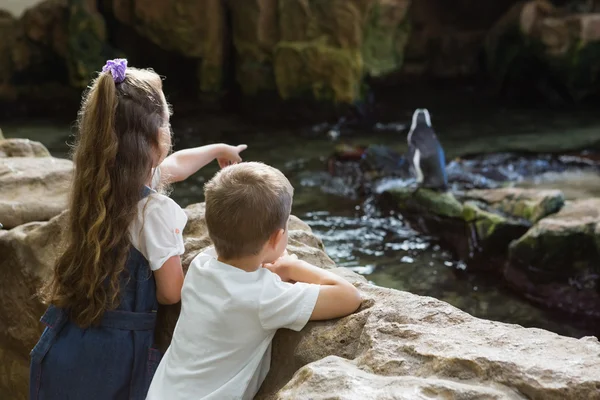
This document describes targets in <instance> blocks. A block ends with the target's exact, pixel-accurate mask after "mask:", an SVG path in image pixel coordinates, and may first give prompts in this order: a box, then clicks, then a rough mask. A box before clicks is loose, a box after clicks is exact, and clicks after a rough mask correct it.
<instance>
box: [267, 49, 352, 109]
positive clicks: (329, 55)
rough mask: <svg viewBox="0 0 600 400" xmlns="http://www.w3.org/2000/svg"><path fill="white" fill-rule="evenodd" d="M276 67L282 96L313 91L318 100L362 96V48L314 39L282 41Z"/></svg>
mask: <svg viewBox="0 0 600 400" xmlns="http://www.w3.org/2000/svg"><path fill="white" fill-rule="evenodd" d="M274 70H275V80H276V82H277V88H278V90H279V95H280V96H281V98H283V99H284V100H285V99H290V98H292V97H303V96H306V95H309V96H310V97H312V98H314V99H315V100H326V101H330V102H333V103H352V102H354V101H355V100H356V99H358V98H359V95H360V85H361V80H362V57H361V54H360V52H359V50H356V49H341V48H338V47H332V46H329V45H327V43H326V42H325V41H324V40H322V39H318V40H315V41H312V42H280V43H278V44H277V46H276V48H275V55H274Z"/></svg>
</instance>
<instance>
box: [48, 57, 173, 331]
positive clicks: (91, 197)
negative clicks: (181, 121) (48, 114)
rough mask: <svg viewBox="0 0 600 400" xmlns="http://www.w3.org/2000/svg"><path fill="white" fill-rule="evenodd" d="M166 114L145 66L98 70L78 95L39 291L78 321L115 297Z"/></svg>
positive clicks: (92, 319) (98, 314)
mask: <svg viewBox="0 0 600 400" xmlns="http://www.w3.org/2000/svg"><path fill="white" fill-rule="evenodd" d="M168 119H169V108H168V105H167V104H166V101H165V98H164V95H163V93H162V82H161V79H160V77H159V76H158V75H157V74H156V73H154V72H153V71H151V70H141V69H135V68H128V69H127V72H126V78H125V80H124V81H123V82H121V83H115V82H114V80H113V78H112V75H111V74H110V72H106V73H101V74H100V75H99V76H98V77H97V78H96V79H95V80H94V81H93V83H92V85H91V86H90V88H89V89H88V91H87V93H86V94H85V95H84V98H83V102H82V106H81V109H80V111H79V114H78V120H77V123H78V132H77V138H76V142H75V147H74V153H73V161H74V164H75V170H74V179H73V183H72V187H71V193H70V199H69V203H70V204H69V212H68V225H67V226H66V227H65V228H66V232H64V234H65V243H64V245H65V247H64V250H65V251H64V252H63V253H62V255H61V256H60V257H59V258H58V260H57V261H56V264H55V267H54V272H53V275H52V277H51V279H50V280H49V281H48V282H47V283H46V284H45V285H44V287H43V288H42V290H41V295H42V299H43V301H44V302H45V303H46V304H53V305H54V306H56V307H60V308H64V309H66V310H68V312H69V316H70V318H71V319H72V320H73V321H74V322H75V323H76V324H77V325H79V326H81V327H88V326H90V325H94V324H97V323H99V322H100V320H101V318H102V316H103V314H104V312H105V311H106V310H110V309H114V308H116V307H117V306H118V304H119V301H120V296H119V293H120V289H121V285H122V282H123V276H124V274H123V271H124V269H125V263H126V260H127V256H128V252H129V248H130V245H131V243H130V237H129V225H130V224H131V222H132V221H133V219H134V218H135V216H136V213H137V204H138V202H139V200H140V196H141V193H142V190H143V187H144V185H145V184H146V183H147V182H148V181H149V180H150V171H151V169H152V166H153V165H154V164H155V163H156V160H157V158H158V157H159V156H160V154H161V149H164V147H163V146H164V143H165V142H166V140H162V136H163V135H165V134H169V135H170V130H169V128H168ZM159 132H160V133H159ZM167 132H168V133H167Z"/></svg>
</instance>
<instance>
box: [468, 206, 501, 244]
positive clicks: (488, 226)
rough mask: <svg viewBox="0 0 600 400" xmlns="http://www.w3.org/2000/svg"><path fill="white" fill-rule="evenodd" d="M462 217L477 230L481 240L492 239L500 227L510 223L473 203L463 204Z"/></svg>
mask: <svg viewBox="0 0 600 400" xmlns="http://www.w3.org/2000/svg"><path fill="white" fill-rule="evenodd" d="M462 217H463V219H464V220H465V222H466V223H467V224H470V225H471V226H473V227H474V228H475V231H476V232H477V237H478V239H479V240H486V239H488V238H490V237H491V236H493V235H494V232H496V230H497V228H498V227H499V226H502V225H505V224H508V223H509V221H508V219H507V218H505V217H502V216H501V215H498V214H495V213H493V212H490V211H485V210H483V209H481V208H480V207H479V206H478V205H477V204H476V203H475V202H472V201H468V202H466V203H465V204H463V213H462Z"/></svg>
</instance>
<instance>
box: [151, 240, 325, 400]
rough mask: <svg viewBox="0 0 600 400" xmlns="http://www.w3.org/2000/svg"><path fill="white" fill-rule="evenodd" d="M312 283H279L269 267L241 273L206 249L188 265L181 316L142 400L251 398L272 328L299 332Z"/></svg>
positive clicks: (267, 359)
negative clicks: (145, 398) (145, 396)
mask: <svg viewBox="0 0 600 400" xmlns="http://www.w3.org/2000/svg"><path fill="white" fill-rule="evenodd" d="M318 296H319V285H314V284H307V283H300V282H298V283H295V284H291V283H287V282H283V281H282V280H281V279H280V278H279V276H278V275H276V274H274V273H272V272H271V271H269V270H268V269H265V268H259V269H258V270H256V271H254V272H245V271H243V270H240V269H238V268H235V267H232V266H230V265H227V264H224V263H221V262H219V261H218V260H217V259H216V253H215V251H214V249H213V248H210V249H209V250H207V251H205V252H203V253H201V254H199V255H198V256H196V258H195V259H194V260H193V261H192V263H191V264H190V268H189V270H188V272H187V275H186V277H185V281H184V284H183V289H182V292H181V314H180V316H179V320H178V321H177V325H176V327H175V331H174V333H173V339H172V341H171V345H170V346H169V348H168V349H167V352H166V353H165V355H164V357H163V359H162V361H161V362H160V364H159V366H158V369H157V371H156V374H155V375H154V378H153V380H152V384H151V385H150V390H149V392H148V397H147V399H150V400H159V399H160V400H163V399H169V400H177V399H181V400H183V399H185V400H188V399H213V400H229V399H236V400H238V399H252V398H253V397H254V395H255V394H256V392H257V391H258V389H259V388H260V385H261V384H262V382H263V380H264V379H265V377H266V375H267V372H269V368H270V363H271V341H272V339H273V336H274V335H275V332H276V331H277V329H279V328H288V329H292V330H295V331H299V330H301V329H302V328H303V327H304V326H305V325H306V323H307V322H308V320H309V318H310V316H311V314H312V311H313V309H314V307H315V304H316V302H317V298H318Z"/></svg>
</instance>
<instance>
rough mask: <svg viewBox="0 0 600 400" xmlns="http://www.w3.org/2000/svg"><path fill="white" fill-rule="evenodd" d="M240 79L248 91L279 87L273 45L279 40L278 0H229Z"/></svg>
mask: <svg viewBox="0 0 600 400" xmlns="http://www.w3.org/2000/svg"><path fill="white" fill-rule="evenodd" d="M227 8H228V10H229V11H230V12H231V19H232V21H231V22H232V23H231V29H232V31H231V35H232V39H233V46H234V47H235V53H236V57H237V59H236V68H235V74H236V80H237V82H238V83H239V84H240V87H241V89H242V91H243V93H244V94H245V95H256V94H259V93H260V92H262V91H276V90H277V86H276V83H275V74H274V71H273V48H274V47H275V45H276V44H277V42H278V41H279V20H278V8H279V6H278V2H277V0H248V1H244V2H238V1H235V0H229V1H228V2H227Z"/></svg>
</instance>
